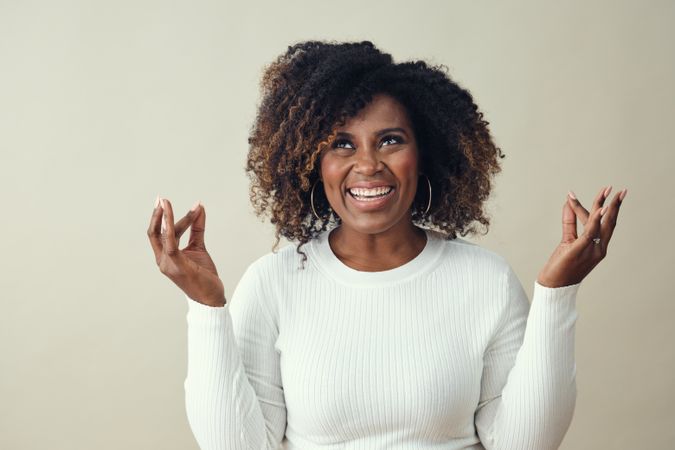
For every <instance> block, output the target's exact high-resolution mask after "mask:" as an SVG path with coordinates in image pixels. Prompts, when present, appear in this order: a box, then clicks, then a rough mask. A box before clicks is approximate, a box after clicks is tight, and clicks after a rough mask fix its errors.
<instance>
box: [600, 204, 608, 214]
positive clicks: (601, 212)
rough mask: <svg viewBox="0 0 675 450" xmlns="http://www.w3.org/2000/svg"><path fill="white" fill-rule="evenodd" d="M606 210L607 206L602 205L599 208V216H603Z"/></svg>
mask: <svg viewBox="0 0 675 450" xmlns="http://www.w3.org/2000/svg"><path fill="white" fill-rule="evenodd" d="M606 212H607V207H606V206H603V207H602V209H601V210H600V216H604V215H605V213H606Z"/></svg>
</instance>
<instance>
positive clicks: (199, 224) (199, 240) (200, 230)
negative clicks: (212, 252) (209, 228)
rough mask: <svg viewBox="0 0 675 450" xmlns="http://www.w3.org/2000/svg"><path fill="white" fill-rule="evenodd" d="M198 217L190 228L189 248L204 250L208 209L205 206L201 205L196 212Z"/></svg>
mask: <svg viewBox="0 0 675 450" xmlns="http://www.w3.org/2000/svg"><path fill="white" fill-rule="evenodd" d="M196 214H197V216H196V217H195V221H194V223H193V224H192V227H191V228H190V240H189V242H188V246H189V247H196V248H204V231H205V229H206V209H204V205H202V204H201V203H200V204H199V208H198V209H197V212H196Z"/></svg>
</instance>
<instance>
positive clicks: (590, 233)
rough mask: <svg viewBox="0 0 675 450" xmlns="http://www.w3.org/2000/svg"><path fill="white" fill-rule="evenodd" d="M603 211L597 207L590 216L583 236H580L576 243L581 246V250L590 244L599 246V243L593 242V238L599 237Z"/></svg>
mask: <svg viewBox="0 0 675 450" xmlns="http://www.w3.org/2000/svg"><path fill="white" fill-rule="evenodd" d="M601 212H602V209H596V210H595V211H593V212H592V213H591V214H590V216H588V221H587V222H586V226H585V227H584V232H583V233H581V236H579V239H577V241H576V243H575V245H577V246H579V250H582V249H583V248H587V247H588V246H589V245H592V246H598V244H596V243H595V242H593V239H594V238H597V237H599V233H600V219H601V218H602V216H601V215H600V213H601ZM598 247H599V246H598Z"/></svg>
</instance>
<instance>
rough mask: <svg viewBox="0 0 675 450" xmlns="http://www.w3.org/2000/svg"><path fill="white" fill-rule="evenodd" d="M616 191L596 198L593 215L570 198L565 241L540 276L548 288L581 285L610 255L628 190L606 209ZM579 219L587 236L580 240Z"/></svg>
mask: <svg viewBox="0 0 675 450" xmlns="http://www.w3.org/2000/svg"><path fill="white" fill-rule="evenodd" d="M611 190H612V187H611V186H608V187H607V188H603V189H602V190H601V191H600V192H599V193H598V195H597V196H596V197H595V201H594V202H593V206H592V208H591V211H590V212H589V211H588V210H586V208H584V207H583V206H582V205H581V202H579V200H578V199H577V198H576V197H575V196H574V194H573V193H571V192H570V193H569V194H568V198H567V199H566V200H565V204H564V205H563V211H562V240H561V242H560V244H559V245H558V247H557V248H556V249H555V250H554V252H553V254H552V255H551V257H550V258H549V260H548V261H547V262H546V264H545V265H544V267H543V268H542V269H541V271H540V272H539V275H538V276H537V282H538V283H539V284H541V285H542V286H546V287H561V286H568V285H571V284H577V283H580V282H581V280H583V279H584V278H585V277H586V275H588V274H589V273H590V271H591V270H593V268H594V267H595V266H596V265H597V264H598V263H599V262H600V261H601V260H602V259H603V258H604V257H605V255H607V246H608V245H609V240H610V238H611V237H612V233H613V232H614V227H616V220H617V216H618V215H619V208H620V206H621V202H622V201H623V199H624V198H625V197H626V193H627V192H628V190H627V189H624V190H623V191H621V192H619V193H617V194H616V195H614V198H612V200H611V202H610V204H609V205H608V206H605V207H603V206H602V205H603V204H604V202H605V199H606V198H607V196H608V195H609V193H610V192H611ZM577 219H579V220H580V221H581V223H582V225H583V226H584V232H583V233H582V234H581V236H579V237H577Z"/></svg>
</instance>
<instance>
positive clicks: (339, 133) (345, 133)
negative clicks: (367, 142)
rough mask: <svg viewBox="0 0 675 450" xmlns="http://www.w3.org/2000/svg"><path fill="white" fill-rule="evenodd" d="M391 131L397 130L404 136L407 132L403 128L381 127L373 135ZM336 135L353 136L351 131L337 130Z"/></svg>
mask: <svg viewBox="0 0 675 450" xmlns="http://www.w3.org/2000/svg"><path fill="white" fill-rule="evenodd" d="M392 131H399V132H401V133H403V134H405V135H406V136H407V135H408V133H406V131H405V130H404V129H403V128H401V127H393V128H383V129H381V130H380V131H378V132H376V133H375V136H382V135H383V134H386V133H391V132H392ZM337 136H348V137H354V136H353V135H352V134H351V133H347V132H346V131H338V133H337Z"/></svg>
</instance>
